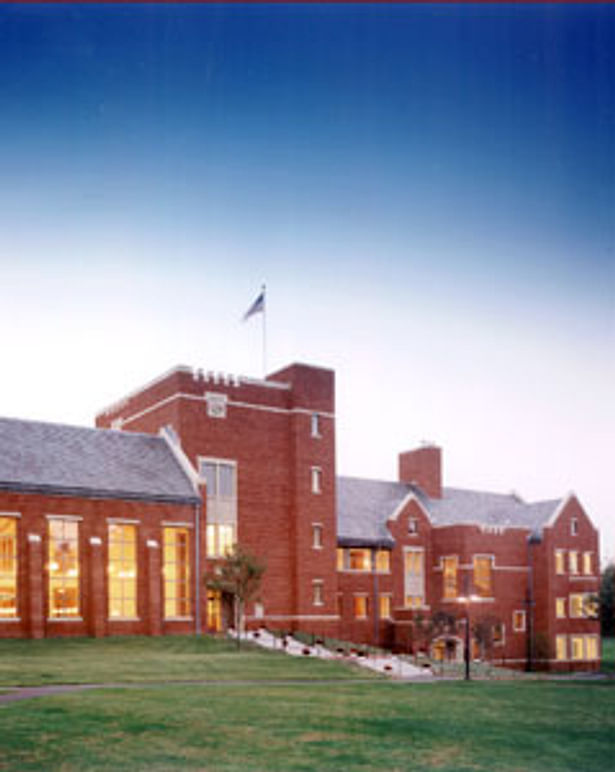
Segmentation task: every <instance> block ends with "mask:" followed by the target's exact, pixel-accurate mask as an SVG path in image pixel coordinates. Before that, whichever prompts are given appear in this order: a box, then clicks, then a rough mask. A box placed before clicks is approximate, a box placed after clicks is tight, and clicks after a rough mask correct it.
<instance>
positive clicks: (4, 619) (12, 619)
mask: <svg viewBox="0 0 615 772" xmlns="http://www.w3.org/2000/svg"><path fill="white" fill-rule="evenodd" d="M5 622H21V617H0V625H1V624H4V623H5Z"/></svg>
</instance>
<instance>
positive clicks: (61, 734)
mask: <svg viewBox="0 0 615 772" xmlns="http://www.w3.org/2000/svg"><path fill="white" fill-rule="evenodd" d="M313 664H314V663H313ZM614 706H615V688H614V686H613V684H612V683H587V684H584V683H579V682H545V681H542V682H513V683H503V682H497V683H487V682H481V683H478V682H472V683H464V682H440V683H432V684H402V683H397V684H396V683H390V682H386V681H374V682H372V683H363V684H353V683H348V682H346V683H345V682H343V681H340V682H338V683H335V684H334V685H325V684H314V683H313V684H309V683H306V684H304V685H300V686H298V685H289V686H282V685H272V684H262V685H256V686H234V685H233V686H231V685H224V684H215V685H214V684H210V685H207V686H182V687H176V686H173V687H160V688H158V687H151V688H149V689H144V688H136V689H124V690H121V689H117V690H116V689H110V690H100V691H88V692H82V693H74V694H64V695H61V696H55V697H45V698H37V699H33V700H28V701H24V702H17V703H10V704H5V705H2V706H0V768H1V769H2V770H6V771H7V772H9V771H12V770H15V771H17V770H19V771H21V770H40V769H45V770H63V772H70V771H71V770H81V769H93V770H96V769H108V770H120V769H131V770H141V769H148V770H170V769H177V768H186V769H200V770H229V771H230V770H243V771H245V770H306V771H307V770H328V769H338V770H344V771H345V772H346V770H374V769H387V770H451V771H452V770H455V772H463V770H468V771H469V770H473V771H474V772H476V770H485V771H487V770H489V771H491V770H501V771H502V772H507V771H510V772H513V771H515V772H518V771H519V770H524V772H533V771H534V770H536V771H538V770H544V771H545V772H547V770H548V772H552V771H553V770H558V771H562V772H565V771H566V770H570V771H571V772H579V771H580V770H583V771H586V770H591V771H592V772H597V771H598V770H608V769H612V764H613V737H614V736H615V711H614V710H613V707H614Z"/></svg>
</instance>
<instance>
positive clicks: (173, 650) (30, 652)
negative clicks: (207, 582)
mask: <svg viewBox="0 0 615 772" xmlns="http://www.w3.org/2000/svg"><path fill="white" fill-rule="evenodd" d="M357 677H360V678H378V676H377V675H375V674H374V675H372V674H371V673H370V672H368V671H365V670H360V671H359V670H358V669H357V668H355V667H349V666H345V665H340V664H338V663H336V662H325V661H322V660H309V658H307V657H305V658H300V657H289V656H287V655H285V654H282V653H278V652H270V651H265V650H264V649H260V648H257V647H255V646H253V645H249V644H248V645H245V644H243V645H242V651H241V654H240V655H238V654H237V651H236V648H235V644H234V643H232V642H231V641H228V640H225V639H222V638H213V637H210V636H202V637H199V638H196V637H194V636H165V637H161V638H149V637H138V636H135V637H118V638H99V639H93V638H65V639H58V638H56V639H47V640H42V641H19V640H0V687H2V686H35V685H39V684H83V683H119V682H131V683H134V682H154V681H191V680H209V681H216V680H234V679H239V680H274V679H278V680H279V679H296V678H299V679H312V678H336V679H338V678H339V679H348V678H357ZM0 762H1V760H0ZM1 768H2V767H1V763H0V769H1Z"/></svg>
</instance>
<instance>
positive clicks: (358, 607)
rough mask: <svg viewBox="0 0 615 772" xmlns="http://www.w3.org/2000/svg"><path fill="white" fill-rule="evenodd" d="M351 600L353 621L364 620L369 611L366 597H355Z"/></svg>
mask: <svg viewBox="0 0 615 772" xmlns="http://www.w3.org/2000/svg"><path fill="white" fill-rule="evenodd" d="M353 600H354V616H355V619H365V618H366V617H367V614H368V610H369V603H368V600H369V599H368V597H367V595H355V596H354V598H353Z"/></svg>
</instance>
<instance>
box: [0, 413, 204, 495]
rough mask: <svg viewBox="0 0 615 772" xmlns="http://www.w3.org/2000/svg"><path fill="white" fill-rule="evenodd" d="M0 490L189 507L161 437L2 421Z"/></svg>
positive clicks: (187, 488) (186, 485) (183, 481)
mask: <svg viewBox="0 0 615 772" xmlns="http://www.w3.org/2000/svg"><path fill="white" fill-rule="evenodd" d="M0 489H4V490H21V491H31V492H50V493H63V494H70V495H84V496H95V497H99V498H126V499H141V500H155V501H174V502H183V503H189V502H193V501H196V500H197V498H196V495H195V492H194V489H193V487H192V484H191V482H190V480H189V479H188V477H187V476H186V474H185V472H184V471H183V469H182V468H181V466H180V465H179V463H178V461H177V460H176V458H175V456H174V455H173V452H172V451H171V449H170V448H169V446H168V445H167V443H166V442H165V440H164V439H163V438H162V437H158V436H155V435H148V434H132V433H130V432H118V431H113V430H110V429H89V428H84V427H77V426H66V425H64V424H51V423H43V422H39V421H21V420H16V419H10V418H0Z"/></svg>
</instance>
